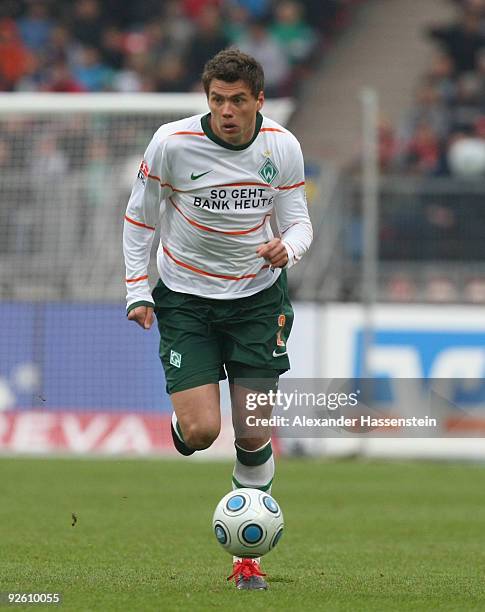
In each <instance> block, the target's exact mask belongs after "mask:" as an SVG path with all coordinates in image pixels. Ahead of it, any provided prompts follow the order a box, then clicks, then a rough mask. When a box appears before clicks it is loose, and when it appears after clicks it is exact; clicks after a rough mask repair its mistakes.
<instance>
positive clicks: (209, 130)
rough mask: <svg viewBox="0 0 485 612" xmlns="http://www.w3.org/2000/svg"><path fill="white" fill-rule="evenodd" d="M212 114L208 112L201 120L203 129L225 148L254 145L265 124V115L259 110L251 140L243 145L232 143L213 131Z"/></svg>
mask: <svg viewBox="0 0 485 612" xmlns="http://www.w3.org/2000/svg"><path fill="white" fill-rule="evenodd" d="M210 115H211V114H210V113H207V115H204V116H203V117H202V119H201V120H200V123H201V125H202V129H203V130H204V133H205V135H206V136H207V138H209V139H210V140H212V142H215V143H216V144H218V145H220V146H221V147H224V148H225V149H230V150H231V151H242V150H243V149H247V148H248V147H249V146H250V145H252V144H253V142H254V141H255V140H256V137H257V136H258V134H259V130H260V129H261V125H262V124H263V115H262V114H261V113H260V112H258V113H257V114H256V126H255V128H254V134H253V137H252V138H251V140H250V141H249V142H246V143H245V144H242V145H232V144H230V143H229V142H226V141H225V140H222V138H219V136H216V134H215V133H214V132H213V131H212V128H211V126H210V121H209V117H210Z"/></svg>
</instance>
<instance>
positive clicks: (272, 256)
mask: <svg viewBox="0 0 485 612" xmlns="http://www.w3.org/2000/svg"><path fill="white" fill-rule="evenodd" d="M256 253H257V254H258V256H259V257H264V258H265V259H266V261H268V262H269V263H270V264H271V267H273V268H283V267H284V266H286V264H287V263H288V252H287V250H286V247H285V245H284V244H283V243H282V242H281V238H273V240H270V241H269V242H266V243H265V244H262V245H261V246H259V247H258V248H257V249H256Z"/></svg>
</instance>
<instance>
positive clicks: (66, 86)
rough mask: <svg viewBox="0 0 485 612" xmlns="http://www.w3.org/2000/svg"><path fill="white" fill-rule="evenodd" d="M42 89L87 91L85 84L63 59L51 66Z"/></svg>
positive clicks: (67, 91)
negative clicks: (75, 75) (73, 73)
mask: <svg viewBox="0 0 485 612" xmlns="http://www.w3.org/2000/svg"><path fill="white" fill-rule="evenodd" d="M42 90H43V91H51V92H58V93H59V92H63V93H81V92H83V91H86V89H85V88H84V87H83V85H82V84H81V83H80V82H79V81H77V80H76V79H75V78H74V76H73V75H72V74H71V70H70V68H69V65H68V64H67V62H65V61H63V60H60V61H58V62H56V63H55V64H53V65H52V66H51V67H50V69H49V72H48V75H47V79H46V82H45V83H44V85H43V86H42Z"/></svg>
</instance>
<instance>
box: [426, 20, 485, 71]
mask: <svg viewBox="0 0 485 612" xmlns="http://www.w3.org/2000/svg"><path fill="white" fill-rule="evenodd" d="M430 35H431V36H432V37H433V38H434V39H436V40H437V41H438V42H439V43H440V44H441V46H442V47H443V49H444V51H445V52H446V53H448V54H449V55H450V57H451V58H452V60H453V61H454V63H455V67H456V70H457V72H458V73H461V72H468V71H473V70H474V69H475V67H476V59H477V53H478V51H479V50H480V49H482V48H483V47H485V35H484V34H483V32H482V25H481V21H480V16H479V15H477V14H476V13H475V12H473V11H465V12H464V13H463V15H462V18H461V21H460V22H459V23H454V24H452V25H449V26H440V27H434V28H430Z"/></svg>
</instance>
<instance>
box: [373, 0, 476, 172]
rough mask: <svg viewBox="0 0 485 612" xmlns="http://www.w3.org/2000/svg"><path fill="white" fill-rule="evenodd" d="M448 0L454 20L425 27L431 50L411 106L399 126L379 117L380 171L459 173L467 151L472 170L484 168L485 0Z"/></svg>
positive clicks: (463, 164)
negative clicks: (427, 65) (453, 8)
mask: <svg viewBox="0 0 485 612" xmlns="http://www.w3.org/2000/svg"><path fill="white" fill-rule="evenodd" d="M448 1H450V2H453V3H454V4H455V5H456V7H457V14H458V17H457V20H456V21H454V22H452V23H450V24H433V25H430V26H429V27H428V29H427V31H426V32H425V35H426V36H427V37H428V39H429V40H430V41H431V42H432V43H433V44H434V46H435V53H434V56H433V59H432V61H431V64H430V66H429V69H428V71H427V72H426V73H425V74H423V75H422V77H421V78H420V80H419V82H418V83H417V86H416V94H415V100H414V103H413V105H412V107H411V109H410V110H409V112H408V113H407V116H405V117H404V119H403V121H402V122H401V124H400V125H399V126H398V127H397V128H395V127H394V126H393V125H392V124H391V123H390V122H389V121H387V120H386V119H385V118H383V119H382V120H381V124H380V165H381V169H382V170H383V171H384V172H389V173H393V172H400V173H407V174H411V175H416V176H423V177H424V176H450V175H458V176H462V175H463V173H467V171H468V168H466V167H464V166H465V165H466V163H467V161H468V160H467V159H466V154H467V152H469V156H470V157H474V159H475V160H476V164H477V168H476V172H477V173H478V174H482V173H484V172H485V0H448ZM464 140H466V141H467V145H465V146H464V145H463V141H464ZM470 140H471V141H472V142H471V144H470ZM474 170H475V169H474V168H473V167H470V168H469V173H471V174H473V172H474Z"/></svg>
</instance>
